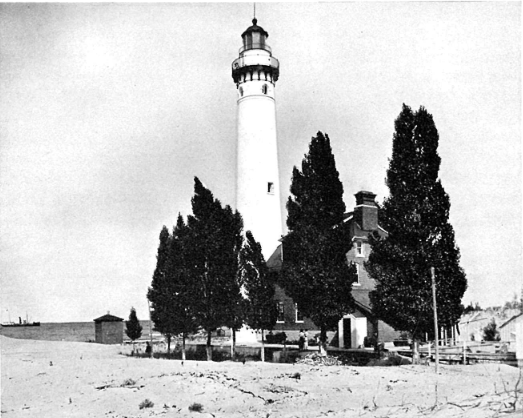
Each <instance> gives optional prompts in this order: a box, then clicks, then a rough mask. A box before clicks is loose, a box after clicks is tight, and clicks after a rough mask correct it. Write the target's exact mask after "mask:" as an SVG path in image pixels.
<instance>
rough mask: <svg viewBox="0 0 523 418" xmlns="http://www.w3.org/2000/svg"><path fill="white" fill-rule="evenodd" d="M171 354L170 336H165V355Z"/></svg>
mask: <svg viewBox="0 0 523 418" xmlns="http://www.w3.org/2000/svg"><path fill="white" fill-rule="evenodd" d="M170 356H171V336H170V335H168V336H167V357H170Z"/></svg>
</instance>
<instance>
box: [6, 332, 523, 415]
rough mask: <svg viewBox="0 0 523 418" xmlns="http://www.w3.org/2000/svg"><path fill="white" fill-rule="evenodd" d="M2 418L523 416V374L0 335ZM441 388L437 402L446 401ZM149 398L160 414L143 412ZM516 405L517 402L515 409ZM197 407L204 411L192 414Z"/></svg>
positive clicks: (500, 368)
mask: <svg viewBox="0 0 523 418" xmlns="http://www.w3.org/2000/svg"><path fill="white" fill-rule="evenodd" d="M0 343H1V360H2V363H1V377H2V380H1V384H2V399H1V410H2V417H4V416H5V417H6V418H11V417H53V418H54V417H150V416H165V417H169V416H193V417H194V416H209V417H210V416H215V417H318V416H330V417H352V416H363V417H385V416H387V417H419V416H437V417H453V416H456V417H458V416H459V417H475V418H477V417H491V416H495V415H496V414H498V413H499V412H510V411H512V412H514V413H515V414H518V415H519V414H521V413H522V412H523V402H522V399H523V381H520V382H519V386H518V391H517V396H518V398H517V400H516V392H515V391H514V389H515V387H516V383H517V381H518V379H519V378H520V376H521V374H520V370H519V369H517V368H513V367H509V366H505V365H497V364H485V365H474V366H442V367H441V373H440V375H436V374H435V373H434V368H433V367H428V366H411V365H409V366H400V367H347V366H310V365H304V364H296V365H292V364H271V363H264V364H263V363H259V362H247V363H245V364H242V363H234V362H221V363H215V362H212V363H207V362H196V361H186V362H185V364H183V365H182V362H181V361H178V360H158V359H148V358H147V359H144V358H136V357H127V356H124V355H121V354H120V351H121V347H120V346H103V345H98V344H89V343H73V342H52V341H32V340H15V339H10V338H7V337H3V336H2V337H0ZM522 380H523V379H522ZM436 387H437V399H436ZM146 399H148V400H150V401H151V402H152V403H154V406H152V407H149V408H142V409H140V404H141V403H142V402H143V401H145V400H146ZM514 402H515V404H514ZM194 403H198V404H201V405H202V411H201V413H198V412H191V411H190V410H189V407H190V406H191V405H193V404H194Z"/></svg>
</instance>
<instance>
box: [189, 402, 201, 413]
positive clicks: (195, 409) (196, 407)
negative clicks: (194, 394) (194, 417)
mask: <svg viewBox="0 0 523 418" xmlns="http://www.w3.org/2000/svg"><path fill="white" fill-rule="evenodd" d="M189 411H191V412H202V411H203V405H202V404H201V403H198V402H195V403H193V404H192V405H189Z"/></svg>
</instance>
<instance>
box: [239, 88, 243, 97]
mask: <svg viewBox="0 0 523 418" xmlns="http://www.w3.org/2000/svg"><path fill="white" fill-rule="evenodd" d="M240 96H241V97H243V88H242V87H240Z"/></svg>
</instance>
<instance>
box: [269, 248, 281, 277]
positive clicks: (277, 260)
mask: <svg viewBox="0 0 523 418" xmlns="http://www.w3.org/2000/svg"><path fill="white" fill-rule="evenodd" d="M266 264H267V267H268V268H269V270H271V271H280V270H281V265H282V261H281V244H280V245H278V248H276V249H275V250H274V252H273V253H272V255H271V256H270V257H269V259H268V260H267V263H266Z"/></svg>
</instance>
